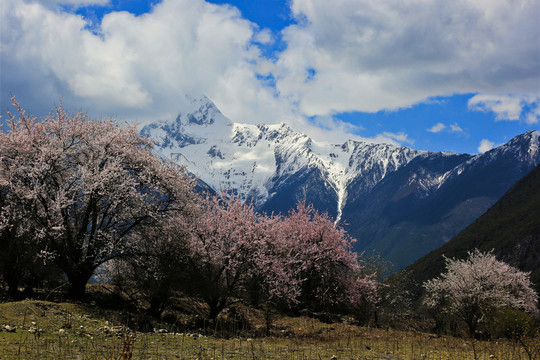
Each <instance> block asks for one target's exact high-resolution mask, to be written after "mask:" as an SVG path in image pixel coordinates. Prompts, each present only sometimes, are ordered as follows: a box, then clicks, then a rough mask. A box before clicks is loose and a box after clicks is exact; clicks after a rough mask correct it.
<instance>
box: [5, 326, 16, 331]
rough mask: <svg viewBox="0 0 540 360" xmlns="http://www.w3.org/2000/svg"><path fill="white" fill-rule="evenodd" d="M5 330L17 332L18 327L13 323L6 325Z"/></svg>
mask: <svg viewBox="0 0 540 360" xmlns="http://www.w3.org/2000/svg"><path fill="white" fill-rule="evenodd" d="M4 330H6V331H7V332H15V331H16V330H17V328H16V327H15V326H11V325H4Z"/></svg>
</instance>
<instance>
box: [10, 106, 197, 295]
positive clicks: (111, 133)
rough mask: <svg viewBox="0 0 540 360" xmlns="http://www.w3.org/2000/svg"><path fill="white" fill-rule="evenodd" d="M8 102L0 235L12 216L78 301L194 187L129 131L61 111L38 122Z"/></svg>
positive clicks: (179, 208)
mask: <svg viewBox="0 0 540 360" xmlns="http://www.w3.org/2000/svg"><path fill="white" fill-rule="evenodd" d="M13 102H14V104H15V106H16V107H17V110H18V116H14V115H11V114H9V117H10V118H9V120H8V125H9V129H8V131H6V132H2V133H0V186H2V188H3V189H4V190H5V191H6V199H5V202H4V206H3V207H2V213H1V217H2V221H0V230H1V231H4V230H5V229H8V228H9V229H10V231H13V229H15V228H16V227H15V226H14V225H13V221H9V220H10V219H13V218H14V216H15V217H16V218H17V220H18V224H17V228H19V229H28V228H31V229H33V239H34V241H36V242H39V244H40V248H41V256H43V257H45V258H47V259H50V260H53V261H54V262H55V263H56V264H57V265H58V267H59V268H60V269H62V271H64V272H65V274H66V276H67V278H68V280H69V284H70V285H69V286H70V287H69V291H70V293H71V295H73V296H75V297H80V296H83V295H84V293H85V286H86V283H87V282H88V280H89V279H90V277H91V276H92V275H93V273H94V271H95V269H96V268H97V267H98V266H100V265H101V264H103V263H105V262H107V261H109V260H111V259H113V258H116V257H119V256H122V255H123V253H124V252H125V249H126V248H127V247H128V246H129V238H130V236H131V234H132V233H133V232H134V231H135V230H136V229H137V228H139V227H142V226H150V225H151V224H152V223H154V222H155V221H156V220H157V219H159V218H160V217H162V216H163V215H164V214H166V213H168V212H170V211H182V210H183V209H185V208H186V207H189V204H190V203H191V201H192V200H191V198H192V197H193V192H192V187H193V184H192V181H191V180H190V179H189V178H188V176H187V175H185V174H184V172H183V171H182V169H179V168H177V167H175V166H173V165H171V164H168V163H165V162H163V161H161V160H159V159H158V158H157V157H156V156H155V155H154V154H153V153H152V142H151V141H150V140H149V139H146V138H143V137H141V136H140V135H139V133H138V132H137V129H136V128H135V126H129V125H126V126H121V125H120V124H119V123H118V122H116V121H115V120H95V121H92V120H89V119H88V117H87V114H85V113H81V112H78V113H75V114H70V113H69V112H67V111H65V110H64V109H63V108H62V105H60V106H59V107H58V108H57V109H56V111H55V112H54V113H51V114H50V115H49V116H47V117H46V118H44V119H42V120H38V119H37V118H35V117H33V116H29V115H27V114H26V113H25V111H24V110H23V109H22V108H21V107H20V106H19V104H18V103H17V102H16V101H15V99H13ZM14 214H16V215H14ZM14 236H16V234H14Z"/></svg>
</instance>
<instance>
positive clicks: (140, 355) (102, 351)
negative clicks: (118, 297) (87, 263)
mask: <svg viewBox="0 0 540 360" xmlns="http://www.w3.org/2000/svg"><path fill="white" fill-rule="evenodd" d="M4 325H10V326H14V327H16V331H15V332H7V331H0V359H1V360H8V359H129V358H130V356H132V359H199V360H203V359H251V360H253V359H332V358H334V359H456V360H457V359H473V358H474V352H473V348H472V343H471V342H470V341H469V340H466V339H460V338H453V337H447V336H443V337H436V336H434V335H431V334H427V333H419V332H404V331H395V330H391V329H389V330H383V329H373V328H365V327H357V326H353V325H346V324H325V323H322V322H320V321H318V320H315V319H312V318H308V317H279V318H276V319H275V320H274V322H273V327H272V331H271V333H270V336H265V337H257V338H248V337H246V336H244V337H240V336H239V337H234V338H223V337H218V336H212V334H211V332H210V335H202V334H199V333H187V332H183V333H173V332H168V333H159V332H154V333H140V332H137V333H133V332H131V331H129V330H128V329H127V328H126V327H124V326H123V324H122V315H121V313H119V312H118V311H109V310H104V309H101V308H99V307H96V306H90V305H87V304H73V303H53V302H47V301H33V300H25V301H20V302H9V303H3V304H0V327H1V328H2V329H3V328H4ZM162 325H163V324H162ZM35 329H39V330H41V331H40V332H38V331H35ZM61 329H62V330H61ZM526 341H528V346H529V347H530V348H531V349H532V348H533V346H535V347H536V348H535V349H536V352H535V353H534V352H533V353H532V356H531V358H532V359H540V355H539V354H538V351H539V349H540V339H527V340H526ZM474 345H475V349H476V352H477V357H478V358H479V359H508V360H510V359H512V360H519V359H529V356H528V355H527V353H526V352H525V350H524V348H523V346H521V345H520V344H519V343H515V342H511V341H506V340H505V341H498V342H495V341H493V342H476V343H475V344H474Z"/></svg>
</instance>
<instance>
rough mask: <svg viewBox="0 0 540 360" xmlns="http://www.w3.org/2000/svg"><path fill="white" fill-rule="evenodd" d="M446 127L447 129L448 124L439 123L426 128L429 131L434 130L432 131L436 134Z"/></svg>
mask: <svg viewBox="0 0 540 360" xmlns="http://www.w3.org/2000/svg"><path fill="white" fill-rule="evenodd" d="M444 129H446V125H444V124H443V123H437V124H435V125H433V126H432V127H431V128H429V129H426V131H429V132H432V133H434V134H436V133H440V132H441V131H443V130H444Z"/></svg>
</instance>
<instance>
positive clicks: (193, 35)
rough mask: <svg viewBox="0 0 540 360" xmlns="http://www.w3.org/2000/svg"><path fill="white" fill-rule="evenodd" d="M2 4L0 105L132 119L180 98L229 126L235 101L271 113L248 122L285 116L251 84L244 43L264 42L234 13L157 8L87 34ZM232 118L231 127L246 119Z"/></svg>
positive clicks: (82, 25)
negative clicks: (218, 110) (206, 106)
mask: <svg viewBox="0 0 540 360" xmlns="http://www.w3.org/2000/svg"><path fill="white" fill-rule="evenodd" d="M5 3H6V4H5V5H4V6H5V9H4V11H2V19H1V20H2V21H1V23H2V24H1V25H0V26H1V30H2V47H1V51H2V54H1V56H2V68H3V75H2V100H3V101H5V99H6V97H8V98H9V96H8V95H7V93H8V92H13V93H14V94H16V95H18V96H22V97H24V100H26V101H27V102H28V103H31V104H33V106H35V107H36V106H37V107H39V105H41V108H44V107H47V108H50V106H51V104H52V103H53V102H54V101H58V98H59V97H63V98H64V100H66V101H65V102H66V103H75V104H80V106H82V107H85V108H91V109H93V110H94V111H95V112H97V113H110V112H116V114H117V115H120V116H123V117H128V118H133V117H137V118H139V119H144V118H152V117H153V118H160V117H166V116H170V115H172V114H174V113H175V112H177V111H179V109H181V108H182V99H183V95H184V94H189V95H194V96H197V95H201V94H206V95H208V96H209V97H210V98H212V99H216V102H217V103H219V105H223V104H225V103H226V104H227V106H222V108H224V109H226V111H227V112H228V113H229V114H230V115H231V116H232V117H233V118H234V117H235V116H236V115H238V113H240V111H238V108H240V104H241V103H243V102H244V100H246V101H245V105H244V106H245V107H250V106H253V105H252V102H253V101H255V102H257V105H259V106H260V105H264V103H265V102H266V101H269V102H270V103H272V104H266V106H260V108H261V110H262V111H261V112H258V113H257V116H255V117H261V116H262V117H264V114H270V113H272V112H269V111H266V112H265V110H268V108H270V107H271V108H272V109H273V113H274V115H275V116H276V117H279V116H280V115H281V114H280V109H286V107H284V106H280V105H279V104H278V103H277V101H276V100H275V99H274V96H273V90H272V89H266V88H265V87H264V86H262V85H261V84H260V82H259V81H258V80H257V73H258V68H259V67H261V66H263V63H264V59H261V55H260V51H259V49H258V48H257V47H256V46H255V45H253V43H252V39H253V38H254V37H256V38H257V41H269V39H268V34H266V33H265V32H262V33H261V34H259V33H258V32H257V29H256V27H255V25H254V24H252V23H250V22H248V21H247V20H245V19H243V18H242V17H241V14H240V12H239V11H238V10H237V9H236V8H234V7H231V6H218V5H213V4H209V3H206V2H204V1H203V0H164V1H163V2H161V3H159V4H157V5H155V6H154V7H153V9H152V11H151V12H150V13H148V14H145V15H143V16H135V15H133V14H130V13H127V12H111V13H109V14H107V15H105V16H104V18H103V20H102V22H101V24H100V25H99V27H98V28H97V29H93V30H94V31H90V30H88V29H87V27H86V25H87V23H86V22H85V20H84V19H83V18H82V17H81V16H79V15H76V14H73V13H69V12H65V11H58V10H51V9H49V8H47V7H45V6H43V4H40V3H37V2H31V1H21V0H6V2H5ZM51 3H52V2H51ZM231 92H232V93H233V94H235V97H231V96H230V93H231ZM244 92H245V95H246V96H244ZM19 94H22V95H19ZM250 97H251V98H250ZM246 98H247V99H246ZM2 107H3V108H4V104H3V105H2ZM2 110H4V109H2ZM283 111H285V110H283ZM242 115H243V116H242V118H241V119H239V121H241V120H243V119H244V117H250V116H254V114H253V112H250V111H244V112H242Z"/></svg>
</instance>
